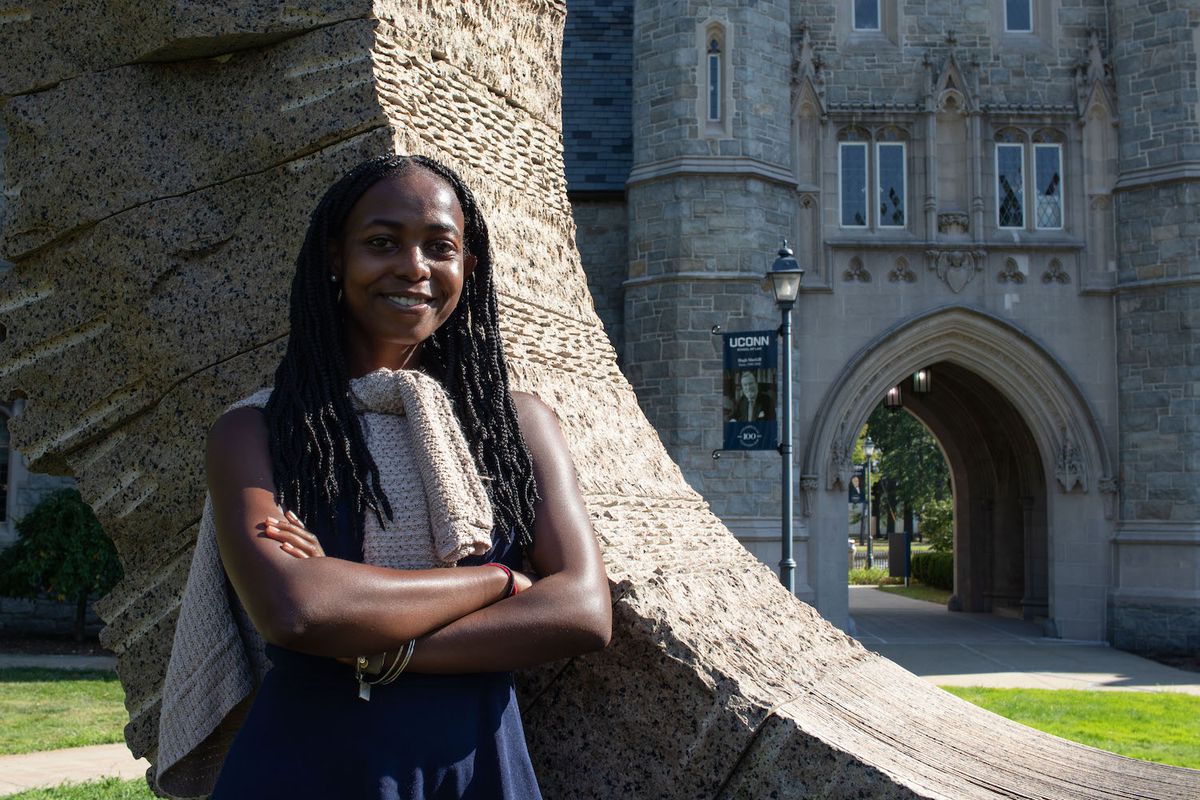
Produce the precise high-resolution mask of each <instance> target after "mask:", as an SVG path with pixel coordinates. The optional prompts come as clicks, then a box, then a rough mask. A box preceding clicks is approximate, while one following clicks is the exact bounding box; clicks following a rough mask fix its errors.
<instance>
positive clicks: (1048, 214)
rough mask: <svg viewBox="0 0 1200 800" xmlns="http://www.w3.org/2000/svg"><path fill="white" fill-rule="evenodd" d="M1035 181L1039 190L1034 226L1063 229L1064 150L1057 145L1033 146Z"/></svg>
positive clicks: (1035, 203)
mask: <svg viewBox="0 0 1200 800" xmlns="http://www.w3.org/2000/svg"><path fill="white" fill-rule="evenodd" d="M1033 180H1034V183H1035V188H1036V189H1037V198H1036V200H1035V201H1034V225H1035V226H1036V227H1038V228H1061V227H1062V226H1063V210H1062V148H1061V147H1060V146H1059V145H1056V144H1035V145H1034V146H1033Z"/></svg>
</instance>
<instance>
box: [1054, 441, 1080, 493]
mask: <svg viewBox="0 0 1200 800" xmlns="http://www.w3.org/2000/svg"><path fill="white" fill-rule="evenodd" d="M1054 477H1055V478H1056V479H1057V480H1058V485H1059V487H1061V488H1062V490H1063V493H1069V492H1071V491H1072V490H1073V489H1074V488H1075V487H1076V486H1079V488H1080V489H1082V490H1083V491H1085V492H1086V491H1087V472H1086V470H1085V469H1084V466H1083V458H1082V457H1081V456H1080V454H1079V447H1078V446H1077V445H1076V444H1075V442H1073V441H1071V436H1070V434H1068V433H1067V432H1066V431H1065V430H1064V431H1062V442H1061V443H1060V444H1059V446H1058V459H1057V463H1056V465H1055V469H1054Z"/></svg>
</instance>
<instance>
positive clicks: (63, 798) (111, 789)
mask: <svg viewBox="0 0 1200 800" xmlns="http://www.w3.org/2000/svg"><path fill="white" fill-rule="evenodd" d="M153 798H154V792H152V791H150V787H149V786H147V785H146V781H144V780H143V779H141V778H138V779H136V780H132V781H123V780H120V779H119V778H104V779H103V780H99V781H88V782H87V783H69V784H63V785H62V786H55V787H54V788H53V789H30V790H28V791H25V792H18V793H17V794H6V795H4V796H3V797H0V800H153Z"/></svg>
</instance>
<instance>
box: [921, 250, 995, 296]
mask: <svg viewBox="0 0 1200 800" xmlns="http://www.w3.org/2000/svg"><path fill="white" fill-rule="evenodd" d="M927 255H928V256H929V258H930V259H931V260H932V263H931V264H930V265H929V268H930V269H932V270H934V271H936V272H937V276H938V277H939V278H941V279H942V281H943V282H945V284H946V285H947V286H949V287H950V291H952V292H954V293H955V294H958V293H959V292H961V291H962V290H963V289H965V288H966V286H967V284H968V283H970V282H971V279H972V278H974V277H975V273H976V272H979V271H980V270H982V269H983V265H982V261H983V259H982V257H981V254H979V253H975V252H972V251H970V250H930V251H929V252H928V253H927Z"/></svg>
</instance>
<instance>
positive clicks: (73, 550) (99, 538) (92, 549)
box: [0, 489, 122, 641]
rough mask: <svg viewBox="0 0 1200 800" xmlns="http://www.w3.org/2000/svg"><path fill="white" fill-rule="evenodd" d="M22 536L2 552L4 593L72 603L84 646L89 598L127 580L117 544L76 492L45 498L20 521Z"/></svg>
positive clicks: (0, 574)
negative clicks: (123, 576)
mask: <svg viewBox="0 0 1200 800" xmlns="http://www.w3.org/2000/svg"><path fill="white" fill-rule="evenodd" d="M17 532H18V533H19V534H20V537H19V538H18V540H17V542H16V543H15V544H13V545H12V546H11V547H9V548H8V549H7V550H5V551H3V552H2V553H0V593H3V594H5V595H7V596H9V597H29V598H36V597H41V596H44V595H47V594H48V595H51V596H52V597H55V598H57V599H58V600H59V601H60V602H63V601H67V600H70V601H73V602H74V603H75V625H74V633H75V641H83V626H84V621H85V619H86V616H87V603H88V599H89V598H90V597H98V596H100V595H103V594H106V593H107V592H109V591H110V590H111V589H112V588H113V587H114V586H115V585H116V584H117V581H119V580H120V579H121V576H122V570H121V562H120V561H119V560H118V559H117V551H116V549H115V548H114V547H113V543H112V540H111V539H109V538H108V537H107V536H105V535H104V530H103V529H102V528H101V527H100V523H99V522H98V521H97V520H96V515H95V514H93V513H92V509H91V508H89V507H88V505H87V503H85V502H83V498H82V497H81V496H80V495H79V492H78V491H77V490H75V489H61V490H59V491H57V492H52V493H51V494H48V495H46V497H45V498H43V499H42V501H41V502H40V503H38V504H37V505H36V506H34V508H33V510H32V511H30V512H29V513H28V514H26V515H25V516H24V517H22V518H21V519H20V520H19V521H18V522H17Z"/></svg>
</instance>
